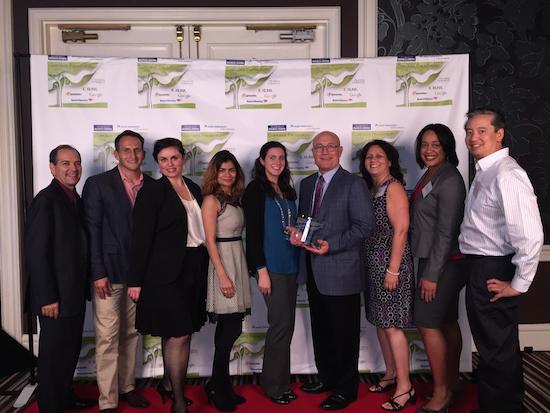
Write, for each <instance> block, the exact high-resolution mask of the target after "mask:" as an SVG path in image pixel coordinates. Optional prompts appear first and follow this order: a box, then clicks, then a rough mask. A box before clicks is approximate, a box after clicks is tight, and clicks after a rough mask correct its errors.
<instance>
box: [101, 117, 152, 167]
mask: <svg viewBox="0 0 550 413" xmlns="http://www.w3.org/2000/svg"><path fill="white" fill-rule="evenodd" d="M127 129H130V130H133V131H134V132H138V133H140V134H142V130H141V128H140V127H139V126H136V125H112V124H108V125H94V131H93V145H94V162H93V168H92V173H91V175H96V174H99V173H102V172H105V171H108V170H110V169H113V168H114V167H115V166H117V165H118V161H117V159H116V158H115V138H116V137H117V136H118V134H119V133H121V132H123V131H125V130H127ZM147 146H148V142H147V141H145V148H144V149H145V153H146V156H147V155H149V154H152V153H153V152H152V150H150V149H149V148H148V147H147ZM149 156H150V155H149ZM152 164H153V162H152V161H151V160H149V159H148V158H147V157H146V158H145V159H144V160H143V163H142V165H141V170H142V171H143V173H144V174H146V175H150V176H151V175H152V174H153V169H156V167H151V165H152Z"/></svg>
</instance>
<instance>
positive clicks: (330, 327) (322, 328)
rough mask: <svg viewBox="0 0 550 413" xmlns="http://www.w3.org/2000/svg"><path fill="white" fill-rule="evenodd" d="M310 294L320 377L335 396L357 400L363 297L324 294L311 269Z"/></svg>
mask: <svg viewBox="0 0 550 413" xmlns="http://www.w3.org/2000/svg"><path fill="white" fill-rule="evenodd" d="M308 261H309V260H308ZM308 267H309V265H308ZM307 295H308V300H309V312H310V316H311V335H312V339H313V352H314V355H315V364H316V366H317V371H318V372H319V378H320V380H321V381H322V382H323V383H325V385H326V386H327V387H328V388H329V389H330V390H331V391H332V392H333V393H338V394H341V395H343V396H345V397H346V398H348V399H350V400H355V399H356V398H357V389H358V385H359V374H358V371H357V364H358V362H359V334H360V327H361V325H360V322H361V318H360V317H361V315H360V314H361V297H360V295H359V294H351V295H342V296H333V295H324V294H321V293H320V292H319V290H318V289H317V285H316V284H315V279H314V278H313V275H312V274H311V267H309V268H308V281H307Z"/></svg>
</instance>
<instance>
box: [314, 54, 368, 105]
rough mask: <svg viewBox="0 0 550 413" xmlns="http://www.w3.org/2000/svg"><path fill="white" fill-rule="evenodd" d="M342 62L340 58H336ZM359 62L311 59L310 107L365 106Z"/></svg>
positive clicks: (364, 91) (364, 92)
mask: <svg viewBox="0 0 550 413" xmlns="http://www.w3.org/2000/svg"><path fill="white" fill-rule="evenodd" d="M338 61H339V62H342V60H341V59H338ZM360 68H361V63H357V62H356V61H355V62H354V63H351V61H350V63H330V59H313V60H312V63H311V95H312V97H313V98H314V99H315V100H314V101H313V102H312V106H311V107H312V108H315V109H318V108H366V107H367V101H366V82H365V79H364V78H362V77H360V75H359V69H360Z"/></svg>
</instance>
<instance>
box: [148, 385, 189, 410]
mask: <svg viewBox="0 0 550 413" xmlns="http://www.w3.org/2000/svg"><path fill="white" fill-rule="evenodd" d="M157 393H158V394H159V396H160V399H161V400H162V404H164V403H166V400H174V392H173V391H172V390H168V389H166V388H165V387H164V385H163V384H162V381H161V382H159V384H157ZM183 399H184V400H185V405H186V406H187V407H189V406H191V405H192V404H193V400H191V399H188V398H187V397H185V396H184V397H183Z"/></svg>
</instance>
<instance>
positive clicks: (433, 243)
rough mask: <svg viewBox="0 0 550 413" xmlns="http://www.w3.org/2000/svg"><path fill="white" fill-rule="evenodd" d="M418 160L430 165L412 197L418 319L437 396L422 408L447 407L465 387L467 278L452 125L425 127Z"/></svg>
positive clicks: (461, 194) (461, 191)
mask: <svg viewBox="0 0 550 413" xmlns="http://www.w3.org/2000/svg"><path fill="white" fill-rule="evenodd" d="M416 161H417V163H418V165H419V166H420V167H421V168H427V170H426V173H425V174H424V175H423V176H422V178H420V181H419V182H418V184H417V185H416V188H415V190H414V193H413V196H412V202H411V229H410V235H411V247H412V253H413V256H414V257H415V258H417V259H418V271H417V278H418V288H417V290H416V291H417V292H416V297H415V303H414V304H415V305H414V322H415V324H416V326H417V327H418V329H419V330H420V333H421V335H422V340H423V341H424V348H425V350H426V354H427V355H428V360H429V361H430V367H431V369H432V374H433V379H434V391H433V396H432V399H431V400H430V401H429V402H428V403H427V404H426V405H425V406H424V407H422V408H421V409H420V410H419V412H424V413H433V412H446V411H447V410H448V408H449V406H450V404H451V403H452V402H453V401H454V399H455V398H456V396H457V394H458V391H459V389H460V388H461V386H460V385H459V382H458V374H459V363H460V352H461V350H462V336H461V333H460V327H459V325H458V321H457V320H458V297H459V294H460V290H461V289H462V287H463V286H464V284H465V281H466V280H465V278H464V274H465V271H464V269H463V268H462V262H463V259H462V258H463V257H462V255H461V254H460V251H459V249H458V234H459V230H460V223H461V222H462V218H463V213H464V198H465V197H466V189H465V187H464V181H463V179H462V176H461V175H460V172H458V170H457V169H456V166H457V165H458V158H457V156H456V152H455V139H454V136H453V133H452V132H451V130H450V129H449V128H448V127H447V126H445V125H441V124H431V125H427V126H425V127H424V128H423V129H422V130H421V131H420V133H419V134H418V137H417V138H416Z"/></svg>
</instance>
